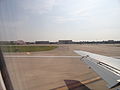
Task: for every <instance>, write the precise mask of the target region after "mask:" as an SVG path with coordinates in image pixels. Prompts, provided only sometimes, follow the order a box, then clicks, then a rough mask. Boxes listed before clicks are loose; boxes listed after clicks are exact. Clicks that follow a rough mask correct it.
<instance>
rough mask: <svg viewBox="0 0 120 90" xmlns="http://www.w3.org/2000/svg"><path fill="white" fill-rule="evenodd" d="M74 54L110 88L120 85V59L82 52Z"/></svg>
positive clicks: (77, 51)
mask: <svg viewBox="0 0 120 90" xmlns="http://www.w3.org/2000/svg"><path fill="white" fill-rule="evenodd" d="M74 52H75V53H77V54H79V55H81V56H82V58H81V60H83V61H84V62H85V63H86V64H88V65H89V66H90V67H91V68H92V69H93V70H94V71H95V72H96V73H97V74H98V75H99V76H100V77H101V78H103V79H104V80H105V81H106V82H107V83H108V88H113V87H116V86H118V85H120V59H115V58H112V57H107V56H103V55H99V54H94V53H90V52H86V51H80V50H75V51H74Z"/></svg>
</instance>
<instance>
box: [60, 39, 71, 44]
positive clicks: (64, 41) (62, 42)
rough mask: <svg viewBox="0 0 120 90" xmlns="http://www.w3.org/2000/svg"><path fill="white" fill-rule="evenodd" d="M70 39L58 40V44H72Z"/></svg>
mask: <svg viewBox="0 0 120 90" xmlns="http://www.w3.org/2000/svg"><path fill="white" fill-rule="evenodd" d="M72 43H73V42H72V40H59V41H58V44H72Z"/></svg>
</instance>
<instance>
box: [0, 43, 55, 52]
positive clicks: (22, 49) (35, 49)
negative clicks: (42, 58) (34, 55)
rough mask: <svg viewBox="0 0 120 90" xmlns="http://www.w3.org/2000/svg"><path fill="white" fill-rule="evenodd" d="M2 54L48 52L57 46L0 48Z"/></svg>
mask: <svg viewBox="0 0 120 90" xmlns="http://www.w3.org/2000/svg"><path fill="white" fill-rule="evenodd" d="M0 47H1V49H2V51H3V52H38V51H49V50H53V49H55V48H57V46H7V45H6V46H0Z"/></svg>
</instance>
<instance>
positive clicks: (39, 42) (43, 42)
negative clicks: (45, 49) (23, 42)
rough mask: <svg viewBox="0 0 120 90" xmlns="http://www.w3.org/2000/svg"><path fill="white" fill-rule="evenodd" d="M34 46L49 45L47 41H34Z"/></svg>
mask: <svg viewBox="0 0 120 90" xmlns="http://www.w3.org/2000/svg"><path fill="white" fill-rule="evenodd" d="M35 44H49V41H35Z"/></svg>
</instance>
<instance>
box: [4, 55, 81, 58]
mask: <svg viewBox="0 0 120 90" xmlns="http://www.w3.org/2000/svg"><path fill="white" fill-rule="evenodd" d="M4 57H9V58H81V56H27V55H10V56H4Z"/></svg>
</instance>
